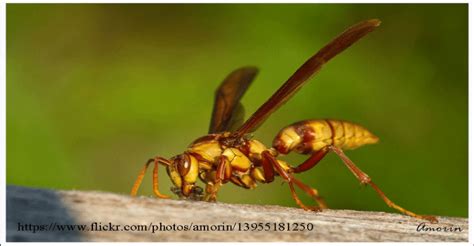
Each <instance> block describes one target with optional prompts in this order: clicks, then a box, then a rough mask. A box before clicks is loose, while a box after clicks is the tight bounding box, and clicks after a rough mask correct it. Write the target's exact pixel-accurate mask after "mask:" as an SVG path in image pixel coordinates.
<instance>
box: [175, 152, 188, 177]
mask: <svg viewBox="0 0 474 246" xmlns="http://www.w3.org/2000/svg"><path fill="white" fill-rule="evenodd" d="M175 164H176V169H178V172H179V175H181V176H182V177H183V176H185V175H186V174H188V172H189V168H190V167H191V164H190V160H189V157H188V156H187V155H180V156H179V157H178V158H176V161H175Z"/></svg>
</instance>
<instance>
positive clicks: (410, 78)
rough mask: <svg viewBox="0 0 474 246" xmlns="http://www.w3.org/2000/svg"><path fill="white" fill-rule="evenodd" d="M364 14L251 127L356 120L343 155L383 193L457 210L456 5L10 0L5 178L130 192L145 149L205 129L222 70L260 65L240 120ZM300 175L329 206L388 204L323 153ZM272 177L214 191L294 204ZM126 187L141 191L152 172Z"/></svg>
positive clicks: (460, 117) (463, 50) (462, 71)
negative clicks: (360, 133)
mask: <svg viewBox="0 0 474 246" xmlns="http://www.w3.org/2000/svg"><path fill="white" fill-rule="evenodd" d="M369 18H380V19H381V20H382V25H381V26H380V27H379V28H378V29H377V30H376V31H375V32H373V33H371V34H369V35H368V36H367V37H366V38H364V39H363V40H361V41H360V42H358V43H357V44H356V45H354V46H353V47H351V48H350V49H348V50H346V51H345V52H344V53H342V54H341V55H340V56H338V57H336V58H335V59H334V60H332V61H331V62H330V63H329V64H327V65H326V66H325V67H324V69H323V70H322V71H321V73H320V74H319V75H318V76H316V77H315V78H314V79H313V80H312V81H311V82H310V83H308V84H307V85H306V86H305V87H304V88H303V89H302V90H301V91H300V92H298V94H296V95H295V97H294V98H293V99H292V100H290V101H289V102H288V103H287V104H286V105H285V106H283V107H282V108H281V109H280V110H278V111H277V112H275V113H274V115H273V116H272V117H270V119H269V120H268V121H266V123H265V124H264V125H263V127H262V128H261V129H260V130H259V131H257V132H256V134H255V137H256V138H257V139H259V140H261V141H262V142H264V143H265V144H267V145H271V141H272V139H273V137H274V136H275V135H276V133H277V132H278V131H279V130H280V129H281V128H282V127H284V126H286V125H289V124H291V123H294V122H296V121H300V120H303V119H311V118H336V119H345V120H350V121H353V122H357V123H360V124H362V125H363V126H365V127H367V128H368V129H370V130H371V131H372V132H374V133H375V134H376V135H378V136H379V137H380V139H381V141H380V143H379V144H377V145H371V146H365V147H362V148H360V149H357V150H354V151H348V152H347V154H348V156H349V157H350V158H352V160H353V161H354V162H355V163H356V164H358V165H359V167H360V168H361V169H362V170H364V171H365V172H367V173H368V174H369V175H370V176H371V177H372V179H373V180H374V182H375V183H377V184H378V185H379V186H380V187H381V188H382V190H384V191H385V192H386V194H387V195H388V196H389V197H390V198H392V199H393V200H394V201H395V202H397V203H398V204H399V205H401V206H403V207H406V208H408V209H410V210H413V211H415V212H419V213H423V214H437V215H450V216H463V217H467V210H468V173H467V171H468V149H467V147H468V136H467V133H468V108H467V107H468V77H467V76H468V67H467V62H468V50H467V49H468V36H467V35H468V33H467V30H468V29H467V28H468V6H467V4H456V5H446V4H444V5H428V4H423V5H403V4H396V5H389V4H383V5H371V4H338V5H330V4H324V5H320V4H298V5H287V4H274V5H263V4H245V5H244V4H241V5H235V4H226V5H214V4H202V5H187V4H179V5H172V4H167V5H159V4H154V5H145V4H139V5H138V4H137V5H111V4H103V5H86V4H81V5H75V4H67V5H54V4H43V5H34V4H7V183H8V184H15V185H24V186H32V187H46V188H55V189H56V188H57V189H80V190H103V191H111V192H116V193H122V194H127V193H128V192H129V191H130V188H131V186H132V183H133V182H134V179H135V178H136V175H137V174H138V171H139V170H140V168H141V167H142V165H143V163H144V161H145V160H146V159H147V158H149V157H153V156H155V155H162V156H165V157H171V156H173V155H175V154H178V153H181V152H182V151H184V150H185V148H186V146H187V145H188V144H189V143H190V142H191V141H192V140H194V139H195V138H197V137H199V136H201V135H204V134H206V132H207V129H208V125H209V120H210V114H211V110H212V104H213V94H214V90H215V88H216V87H217V86H218V85H219V83H220V82H221V81H222V79H223V78H224V77H225V76H226V75H227V74H228V73H229V72H230V71H232V70H233V69H235V68H238V67H240V66H243V65H256V66H258V67H259V68H260V74H259V75H258V77H257V79H256V81H255V82H254V84H253V85H252V86H251V87H250V89H249V91H248V92H247V93H246V95H245V96H244V98H243V104H244V105H245V106H246V109H247V116H248V115H249V114H250V113H252V112H253V111H254V110H256V108H257V107H258V106H259V105H261V104H262V103H263V102H264V101H265V100H266V99H267V98H268V97H269V96H270V95H271V94H272V93H273V92H274V91H275V90H276V89H277V88H278V87H279V86H280V85H281V84H282V83H283V82H284V81H285V80H286V79H287V78H288V77H289V76H290V75H291V74H292V73H293V72H294V71H295V70H296V69H297V68H298V67H299V66H300V65H301V64H302V63H303V62H304V61H305V60H306V59H307V58H309V57H310V56H311V55H313V54H314V53H315V52H316V51H317V50H318V49H319V48H321V47H322V46H323V45H324V44H325V43H327V42H328V41H329V40H331V39H332V38H333V37H335V35H337V34H339V33H340V32H342V31H343V30H344V29H345V28H346V27H348V26H350V25H352V24H354V23H356V22H358V21H361V20H364V19H369ZM305 158H306V157H305V156H301V155H297V154H292V155H290V156H288V157H285V158H284V159H285V160H287V161H289V162H290V163H293V164H294V165H296V164H298V163H300V162H302V161H303V160H304V159H305ZM161 170H162V171H161V173H160V178H161V180H160V185H161V187H162V191H164V192H165V193H168V194H169V193H170V192H169V187H170V186H171V183H170V181H169V179H168V178H167V176H166V172H164V169H161ZM299 177H301V179H302V180H303V181H305V182H306V183H308V184H310V185H311V186H314V187H315V188H317V189H318V190H319V191H320V193H321V195H322V196H324V197H325V198H326V200H327V202H328V204H329V206H330V207H332V208H346V209H357V210H376V211H393V210H391V209H390V208H387V207H386V206H385V204H384V203H383V202H382V200H380V199H379V198H378V196H377V195H376V193H375V192H374V191H373V190H372V189H371V188H369V187H366V188H364V187H362V186H360V185H359V183H358V181H357V180H356V179H355V178H354V177H353V176H352V174H351V173H350V172H349V171H348V170H347V169H346V168H345V167H344V165H343V164H342V162H341V161H340V160H339V159H338V158H337V157H336V156H335V155H334V154H330V155H329V156H328V157H327V158H326V159H324V160H323V161H322V163H320V164H319V165H318V166H317V167H316V168H314V169H312V170H310V171H308V172H306V173H303V174H301V175H299ZM280 180H281V179H277V180H276V182H273V183H272V184H268V185H260V186H259V187H258V188H257V189H256V190H253V191H250V190H245V189H242V188H239V187H236V186H234V185H232V184H228V185H226V186H224V187H223V189H222V192H221V193H220V201H222V202H228V203H256V204H277V205H284V206H295V204H294V202H293V200H292V199H291V196H290V194H289V189H288V187H287V186H286V185H281V181H280ZM139 193H140V194H142V195H147V196H151V194H152V191H151V170H149V173H147V176H146V178H145V181H144V184H143V186H142V189H141V190H140V191H139ZM301 197H303V198H304V201H305V202H307V203H311V201H310V199H308V198H307V197H306V196H304V195H303V194H301Z"/></svg>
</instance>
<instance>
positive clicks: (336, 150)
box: [329, 146, 438, 223]
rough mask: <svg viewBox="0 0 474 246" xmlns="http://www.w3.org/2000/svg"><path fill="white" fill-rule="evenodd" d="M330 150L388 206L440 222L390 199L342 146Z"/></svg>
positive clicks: (330, 147)
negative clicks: (347, 154)
mask: <svg viewBox="0 0 474 246" xmlns="http://www.w3.org/2000/svg"><path fill="white" fill-rule="evenodd" d="M329 150H331V151H333V152H334V153H336V154H337V155H338V156H339V157H340V158H341V160H342V161H343V162H344V164H345V165H346V166H347V168H349V170H350V171H351V172H352V173H353V174H354V176H356V178H357V179H358V180H359V181H360V182H361V184H364V185H366V184H369V185H370V186H372V188H373V189H374V190H375V191H376V192H377V194H378V195H379V196H380V197H381V198H382V200H383V201H384V202H385V204H387V206H389V207H391V208H393V209H396V210H398V211H400V212H401V213H403V214H406V215H408V216H411V217H415V218H418V219H424V220H428V221H430V222H431V223H437V222H438V220H437V219H436V217H434V216H431V215H419V214H415V213H413V212H411V211H409V210H406V209H404V208H402V207H400V206H398V205H397V204H395V203H394V202H392V201H391V200H390V199H388V197H387V196H386V195H385V193H383V191H382V190H381V189H380V188H379V187H378V186H377V185H376V184H375V183H374V182H372V180H371V179H370V177H369V175H367V174H366V173H364V172H363V171H362V170H360V169H359V168H358V167H357V166H356V165H355V164H354V163H353V162H352V161H351V160H350V159H349V157H347V156H346V155H345V154H344V152H343V151H342V150H341V149H340V148H338V147H335V146H329Z"/></svg>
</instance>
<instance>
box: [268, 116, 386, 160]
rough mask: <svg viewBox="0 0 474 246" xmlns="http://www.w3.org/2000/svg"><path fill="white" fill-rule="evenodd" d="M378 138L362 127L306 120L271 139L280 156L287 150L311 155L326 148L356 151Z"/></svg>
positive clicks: (336, 121)
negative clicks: (331, 146) (330, 146)
mask: <svg viewBox="0 0 474 246" xmlns="http://www.w3.org/2000/svg"><path fill="white" fill-rule="evenodd" d="M378 140H379V138H378V137H376V136H375V135H374V134H372V133H371V132H369V131H368V130H367V129H365V128H364V127H362V126H360V125H357V124H354V123H351V122H347V121H342V120H306V121H301V122H297V123H295V124H292V125H290V126H288V127H285V128H283V130H281V131H280V132H279V133H278V135H277V136H276V137H275V139H274V140H273V147H274V148H275V149H276V150H277V151H278V152H280V153H282V154H288V153H289V152H290V151H296V152H298V153H303V154H306V153H310V152H313V151H318V150H320V149H322V148H323V147H325V146H328V145H334V146H336V147H339V148H341V149H355V148H358V147H360V146H362V145H365V144H373V143H376V142H378Z"/></svg>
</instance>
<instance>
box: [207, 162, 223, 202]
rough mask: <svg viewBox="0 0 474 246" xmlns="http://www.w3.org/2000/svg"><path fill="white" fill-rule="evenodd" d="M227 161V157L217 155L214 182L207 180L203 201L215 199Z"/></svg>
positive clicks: (213, 200)
mask: <svg viewBox="0 0 474 246" xmlns="http://www.w3.org/2000/svg"><path fill="white" fill-rule="evenodd" d="M227 165H229V161H228V160H227V157H225V156H223V155H221V156H220V157H219V163H218V164H217V170H216V177H215V181H214V182H208V183H207V184H206V197H205V198H204V200H205V201H208V202H215V201H216V199H217V192H219V189H220V188H221V186H222V182H223V180H224V178H225V171H226V169H227V168H228V167H227Z"/></svg>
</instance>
